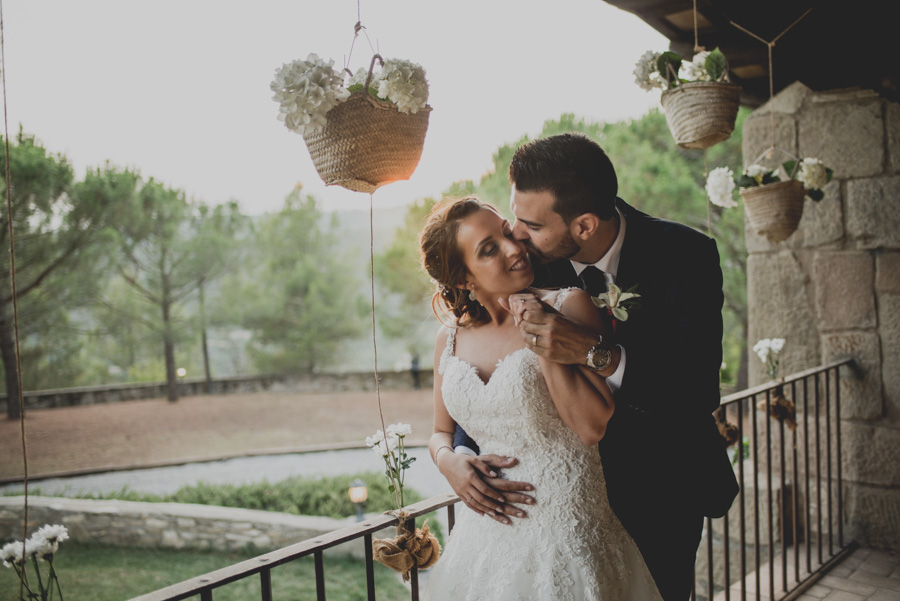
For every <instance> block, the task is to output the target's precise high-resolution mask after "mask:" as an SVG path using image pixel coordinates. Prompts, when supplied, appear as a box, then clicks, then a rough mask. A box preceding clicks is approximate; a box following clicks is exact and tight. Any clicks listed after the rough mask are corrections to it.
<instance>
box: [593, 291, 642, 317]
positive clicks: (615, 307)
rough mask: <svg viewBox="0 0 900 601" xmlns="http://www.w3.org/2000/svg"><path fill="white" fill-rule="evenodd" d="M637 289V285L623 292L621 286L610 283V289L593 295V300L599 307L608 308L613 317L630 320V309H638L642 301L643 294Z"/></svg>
mask: <svg viewBox="0 0 900 601" xmlns="http://www.w3.org/2000/svg"><path fill="white" fill-rule="evenodd" d="M635 290H637V286H636V285H635V286H632V287H631V288H629V289H628V290H627V291H625V292H622V289H621V288H619V287H618V286H616V285H615V284H610V285H609V290H607V291H606V292H605V293H603V294H601V295H600V296H594V297H591V300H592V301H594V304H595V305H597V306H598V307H599V308H601V309H606V310H607V311H608V312H609V314H610V315H612V316H613V319H616V320H618V321H628V312H629V310H632V309H637V308H638V307H639V306H640V302H641V301H640V300H639V299H640V297H641V295H640V294H638V293H637V292H635Z"/></svg>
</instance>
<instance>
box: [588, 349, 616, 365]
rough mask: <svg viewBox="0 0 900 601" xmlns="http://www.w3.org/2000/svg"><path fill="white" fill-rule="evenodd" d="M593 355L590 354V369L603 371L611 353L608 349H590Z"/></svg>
mask: <svg viewBox="0 0 900 601" xmlns="http://www.w3.org/2000/svg"><path fill="white" fill-rule="evenodd" d="M592 350H593V353H592V354H591V366H590V367H591V369H603V368H604V367H606V366H607V365H609V360H610V358H611V356H612V355H611V353H610V352H609V349H605V348H598V349H592Z"/></svg>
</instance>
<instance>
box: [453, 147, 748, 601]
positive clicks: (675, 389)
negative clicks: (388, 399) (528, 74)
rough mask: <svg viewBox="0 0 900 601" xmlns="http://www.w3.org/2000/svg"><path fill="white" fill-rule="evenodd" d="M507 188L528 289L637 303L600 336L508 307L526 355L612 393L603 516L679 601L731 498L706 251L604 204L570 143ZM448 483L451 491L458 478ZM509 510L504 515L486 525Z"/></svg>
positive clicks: (586, 163) (668, 227)
mask: <svg viewBox="0 0 900 601" xmlns="http://www.w3.org/2000/svg"><path fill="white" fill-rule="evenodd" d="M509 178H510V182H511V183H512V185H513V190H512V198H511V202H510V206H511V209H512V211H513V213H514V214H515V216H516V223H515V226H514V228H513V235H514V237H515V238H517V239H519V240H522V241H523V242H525V244H526V245H527V246H528V248H529V252H530V254H531V255H532V260H533V262H534V263H535V276H536V278H535V283H534V285H535V287H578V288H584V289H586V290H588V292H589V293H590V294H591V295H592V296H598V295H600V294H602V293H605V292H607V287H608V285H609V284H615V286H618V288H619V289H621V290H622V291H626V290H629V289H632V288H634V290H633V292H636V293H637V294H638V295H639V297H638V298H637V299H636V300H637V301H638V303H636V304H634V305H631V306H630V307H629V308H628V309H627V314H625V315H623V314H622V313H621V312H619V319H612V320H611V321H612V323H611V328H610V330H609V332H608V333H607V335H606V336H598V335H597V334H595V333H593V332H590V331H587V330H584V329H582V328H580V327H578V326H577V325H576V324H573V323H572V322H569V321H567V320H566V319H565V318H563V317H562V316H561V315H559V314H558V313H556V312H555V311H553V309H552V308H550V307H547V306H546V305H542V304H541V303H540V301H538V300H537V299H536V298H534V297H533V296H531V295H516V296H514V297H511V298H510V299H509V303H510V308H511V310H513V311H514V312H516V313H518V314H519V315H520V317H521V318H522V322H521V326H520V327H521V332H522V336H523V338H524V339H525V340H526V341H527V343H528V344H529V345H530V346H531V347H532V349H533V350H534V351H535V352H536V353H538V354H540V355H542V356H544V357H547V358H548V359H550V360H553V361H556V362H559V363H564V364H570V365H579V366H582V369H583V370H586V371H587V370H593V371H594V372H596V373H599V374H600V375H602V376H603V377H605V378H606V379H607V383H608V384H609V385H610V387H611V388H612V389H613V392H614V395H615V402H616V408H615V415H614V416H613V418H612V420H611V421H610V422H609V424H608V426H607V430H606V434H605V436H604V438H603V440H602V441H601V442H600V444H599V449H600V454H601V456H602V459H603V467H604V472H605V476H606V483H607V491H608V496H609V501H610V505H611V506H612V508H613V510H614V511H615V513H616V515H617V516H618V518H619V519H620V521H621V522H622V524H623V525H624V526H625V528H626V529H627V530H628V532H629V534H631V536H632V538H634V540H635V542H636V543H637V545H638V548H639V549H640V550H641V553H642V554H643V556H644V560H645V561H646V563H647V567H648V568H649V569H650V572H651V574H652V575H653V577H654V579H655V580H656V583H657V586H658V587H659V590H660V593H661V594H662V596H663V598H664V599H665V600H666V601H685V600H686V599H688V598H689V596H690V590H691V583H692V577H693V566H694V560H695V556H696V553H697V547H698V545H699V543H700V536H701V531H702V528H703V517H704V515H708V516H711V517H718V516H721V515H723V514H724V513H725V512H726V511H727V510H728V507H729V506H730V505H731V502H732V501H733V499H734V497H735V495H736V494H737V482H736V481H735V478H734V473H733V471H732V470H731V466H730V463H729V461H728V457H727V454H726V451H725V447H724V443H723V442H722V439H721V438H720V437H719V435H718V431H717V429H716V426H715V422H714V419H713V417H712V412H713V411H714V410H715V409H716V408H717V407H718V406H719V368H720V366H721V363H722V317H721V310H722V302H723V294H722V272H721V269H720V267H719V255H718V251H717V249H716V244H715V241H714V240H711V239H710V238H708V237H706V236H704V235H702V234H700V233H698V232H696V231H695V230H693V229H690V228H688V227H686V226H684V225H681V224H678V223H673V222H670V221H664V220H661V219H656V218H654V217H650V216H649V215H646V214H644V213H642V212H640V211H638V210H636V209H634V208H633V207H631V206H629V205H628V204H626V203H625V202H624V201H623V200H621V199H620V198H617V193H618V183H617V178H616V173H615V169H614V168H613V165H612V163H611V161H610V160H609V158H608V157H607V155H606V153H605V152H604V151H603V149H602V148H601V147H600V146H599V145H597V144H596V143H595V142H593V141H592V140H590V139H589V138H587V137H585V136H582V135H580V134H574V133H570V134H562V135H557V136H550V137H547V138H542V139H538V140H534V141H532V142H529V143H527V144H525V145H523V146H522V147H520V148H519V149H518V150H517V151H516V153H515V155H514V156H513V159H512V163H511V165H510V172H509ZM601 310H604V309H601ZM604 311H605V310H604ZM611 317H612V316H611ZM457 434H458V436H457V439H458V440H456V441H454V442H455V444H458V445H459V446H461V447H469V448H475V449H477V445H476V444H475V443H476V442H477V441H471V439H468V437H466V436H465V433H464V432H462V431H459V432H458V433H457ZM523 434H524V433H523ZM491 460H492V461H496V459H494V458H491ZM486 462H487V460H486ZM494 467H497V468H502V467H504V464H502V463H499V462H498V463H496V465H495V466H494ZM442 471H444V470H442ZM449 472H450V470H448V473H445V476H447V478H448V480H449V481H450V484H451V486H453V487H454V489H456V486H455V485H454V478H458V477H459V476H460V473H459V472H456V473H449ZM475 473H476V474H477V472H475ZM466 476H467V477H469V478H471V477H472V474H471V473H470V474H466ZM481 478H482V480H483V481H484V482H485V483H486V484H488V485H489V486H491V487H492V488H493V489H495V490H496V491H498V492H500V493H501V494H502V495H503V497H504V499H505V500H506V502H507V503H509V502H513V503H522V502H526V501H527V498H526V497H525V496H524V494H523V493H522V491H523V490H528V488H525V487H524V486H522V483H509V482H505V481H503V480H502V479H494V478H486V477H483V476H482V477H481ZM538 492H539V491H538ZM476 509H477V508H476ZM516 512H517V509H516V508H515V507H512V506H507V507H504V513H505V515H504V516H498V517H499V518H500V519H507V518H506V516H511V517H512V516H516ZM586 526H587V525H586Z"/></svg>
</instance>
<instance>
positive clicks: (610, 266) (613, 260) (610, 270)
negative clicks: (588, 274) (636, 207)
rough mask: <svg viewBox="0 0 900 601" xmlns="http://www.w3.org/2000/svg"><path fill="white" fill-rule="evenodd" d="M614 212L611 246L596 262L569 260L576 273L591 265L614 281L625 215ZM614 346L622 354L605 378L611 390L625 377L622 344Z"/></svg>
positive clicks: (617, 211)
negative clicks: (616, 221) (616, 224)
mask: <svg viewBox="0 0 900 601" xmlns="http://www.w3.org/2000/svg"><path fill="white" fill-rule="evenodd" d="M616 213H618V214H619V233H618V234H616V239H615V240H614V241H613V243H612V246H610V247H609V250H608V251H606V254H605V255H603V256H602V257H600V260H599V261H597V262H596V263H579V262H578V261H571V263H572V267H574V268H575V274H576V275H578V276H581V272H582V271H584V270H585V268H586V267H589V266H591V265H593V266H594V267H596V268H597V269H599V270H600V271H602V272H604V273H605V274H607V275H606V280H607V283H613V284H614V283H615V281H616V274H617V273H618V272H619V257H621V256H622V244H623V243H624V242H625V215H623V214H622V211H620V210H619V208H618V207H616ZM610 278H612V282H610ZM616 346H618V347H619V350H620V351H621V353H622V356H621V358H620V359H619V366H618V367H616V371H614V372H613V373H612V375H611V376H609V377H608V378H606V383H607V385H608V386H609V388H610V389H611V390H612V391H613V392H615V391H617V390H618V389H619V388H621V387H622V380H624V378H625V349H624V348H622V345H616Z"/></svg>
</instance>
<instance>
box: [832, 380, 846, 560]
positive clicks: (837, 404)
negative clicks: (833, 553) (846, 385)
mask: <svg viewBox="0 0 900 601" xmlns="http://www.w3.org/2000/svg"><path fill="white" fill-rule="evenodd" d="M834 417H835V438H836V439H837V441H836V443H837V447H836V452H837V495H838V498H837V506H838V507H837V509H838V546H839V547H841V548H843V546H844V480H843V474H842V472H841V457H842V455H841V368H840V367H835V368H834Z"/></svg>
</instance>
